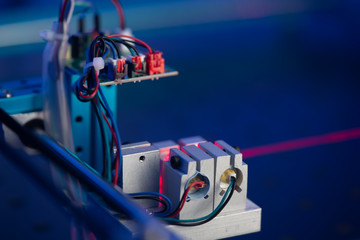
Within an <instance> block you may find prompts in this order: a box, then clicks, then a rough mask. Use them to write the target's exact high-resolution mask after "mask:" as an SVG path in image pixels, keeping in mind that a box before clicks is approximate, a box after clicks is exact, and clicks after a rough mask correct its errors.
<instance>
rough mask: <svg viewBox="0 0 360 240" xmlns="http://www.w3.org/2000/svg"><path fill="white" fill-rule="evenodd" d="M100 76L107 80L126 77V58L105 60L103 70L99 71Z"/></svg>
mask: <svg viewBox="0 0 360 240" xmlns="http://www.w3.org/2000/svg"><path fill="white" fill-rule="evenodd" d="M100 74H101V75H105V76H106V77H107V78H108V79H111V80H118V79H123V78H125V77H126V76H127V75H128V64H127V62H126V58H120V59H113V58H108V59H106V64H105V68H104V69H103V70H101V71H100Z"/></svg>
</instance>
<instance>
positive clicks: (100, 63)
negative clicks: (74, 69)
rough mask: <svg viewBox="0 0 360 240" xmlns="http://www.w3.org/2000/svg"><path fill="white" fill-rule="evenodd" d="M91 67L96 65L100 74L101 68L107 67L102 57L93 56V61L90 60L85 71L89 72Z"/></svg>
mask: <svg viewBox="0 0 360 240" xmlns="http://www.w3.org/2000/svg"><path fill="white" fill-rule="evenodd" d="M90 67H94V69H95V72H96V74H97V75H98V76H99V73H100V70H101V69H104V67H105V61H104V59H103V58H102V57H95V58H93V61H92V62H89V63H87V64H86V65H85V67H84V72H87V70H88V69H89V68H90Z"/></svg>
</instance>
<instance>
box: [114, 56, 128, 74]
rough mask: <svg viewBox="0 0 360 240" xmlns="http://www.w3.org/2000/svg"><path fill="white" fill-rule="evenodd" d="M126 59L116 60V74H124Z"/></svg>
mask: <svg viewBox="0 0 360 240" xmlns="http://www.w3.org/2000/svg"><path fill="white" fill-rule="evenodd" d="M125 61H126V58H122V59H118V60H116V73H123V72H124V70H125V69H124V68H125V67H124V66H125Z"/></svg>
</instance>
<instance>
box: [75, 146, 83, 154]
mask: <svg viewBox="0 0 360 240" xmlns="http://www.w3.org/2000/svg"><path fill="white" fill-rule="evenodd" d="M75 151H76V152H77V153H80V152H82V151H83V148H82V147H80V146H79V147H76V149H75Z"/></svg>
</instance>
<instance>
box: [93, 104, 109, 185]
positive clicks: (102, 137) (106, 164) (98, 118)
mask: <svg viewBox="0 0 360 240" xmlns="http://www.w3.org/2000/svg"><path fill="white" fill-rule="evenodd" d="M91 106H92V107H93V108H94V111H95V114H96V118H97V120H98V123H99V126H100V133H101V142H102V148H103V151H102V155H103V168H104V169H103V174H102V175H103V177H104V178H105V179H106V178H107V173H108V171H107V169H108V168H109V167H110V166H108V161H107V159H106V151H108V150H107V149H106V141H107V139H106V138H105V129H104V125H103V124H101V116H100V113H99V111H98V108H97V106H96V103H95V101H94V100H92V101H91Z"/></svg>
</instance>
